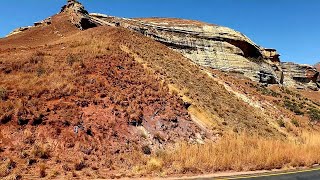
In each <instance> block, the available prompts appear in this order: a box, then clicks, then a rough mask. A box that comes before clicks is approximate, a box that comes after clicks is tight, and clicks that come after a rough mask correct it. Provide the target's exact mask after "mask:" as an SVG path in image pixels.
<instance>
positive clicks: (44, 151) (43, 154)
mask: <svg viewBox="0 0 320 180" xmlns="http://www.w3.org/2000/svg"><path fill="white" fill-rule="evenodd" d="M31 153H32V154H33V156H34V157H38V158H41V159H48V158H50V150H49V148H47V147H42V146H38V145H36V146H34V147H33V150H32V152H31Z"/></svg>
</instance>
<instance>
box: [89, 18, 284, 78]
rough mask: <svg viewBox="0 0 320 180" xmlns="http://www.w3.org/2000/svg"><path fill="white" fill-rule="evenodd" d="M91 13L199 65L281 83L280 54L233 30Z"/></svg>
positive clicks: (99, 19) (197, 24) (183, 21)
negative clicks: (145, 37) (151, 39)
mask: <svg viewBox="0 0 320 180" xmlns="http://www.w3.org/2000/svg"><path fill="white" fill-rule="evenodd" d="M90 16H91V17H92V18H94V19H95V20H97V21H100V23H101V24H105V25H114V26H121V27H124V28H128V29H130V30H133V31H136V32H139V33H141V34H143V35H145V36H148V37H151V38H153V39H154V40H156V41H159V42H161V43H163V44H166V45H167V46H168V47H170V48H171V49H173V50H175V51H178V52H180V53H182V54H183V55H184V56H185V57H187V58H189V59H190V60H192V61H193V62H195V63H197V64H199V65H202V66H207V67H211V68H215V69H220V70H223V71H232V72H239V73H242V74H244V75H245V76H247V77H249V78H251V79H252V80H255V81H260V82H263V83H268V84H275V83H280V82H281V78H282V77H281V75H282V73H281V67H280V66H279V54H278V53H277V52H276V51H275V50H272V49H264V48H262V47H260V46H258V45H256V44H255V43H254V42H252V41H251V40H250V39H249V38H248V37H246V36H245V35H243V34H242V33H240V32H238V31H235V30H233V29H230V28H227V27H222V26H217V25H212V24H206V23H202V22H198V21H192V20H182V19H170V18H148V19H127V18H119V17H113V16H107V15H103V14H96V13H93V14H90Z"/></svg>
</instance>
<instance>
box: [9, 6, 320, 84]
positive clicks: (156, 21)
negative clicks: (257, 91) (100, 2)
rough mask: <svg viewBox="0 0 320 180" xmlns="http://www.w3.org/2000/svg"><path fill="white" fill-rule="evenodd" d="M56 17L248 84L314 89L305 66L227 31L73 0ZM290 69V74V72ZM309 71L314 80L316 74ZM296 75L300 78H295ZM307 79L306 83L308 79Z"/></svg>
mask: <svg viewBox="0 0 320 180" xmlns="http://www.w3.org/2000/svg"><path fill="white" fill-rule="evenodd" d="M60 13H68V14H69V16H68V17H69V18H70V19H69V21H70V22H71V23H72V24H74V25H75V26H76V27H77V28H78V29H80V30H86V29H88V28H92V27H96V26H104V25H105V26H116V27H123V28H127V29H129V30H132V31H135V32H138V33H141V34H143V35H145V36H147V37H150V38H152V39H154V40H156V41H158V42H161V43H163V44H165V45H167V46H168V47H170V48H171V49H173V50H175V51H177V52H179V53H181V54H182V55H184V56H185V57H187V58H189V59H190V60H191V61H193V62H194V63H196V64H199V65H201V66H205V67H211V68H213V69H219V70H222V71H228V72H237V73H241V74H243V75H244V76H246V77H248V78H250V79H251V80H254V81H258V82H261V83H265V84H284V85H286V86H292V87H300V88H306V87H312V89H315V88H314V87H316V86H317V85H316V83H315V82H316V81H314V80H310V81H308V80H301V77H302V75H301V74H306V72H305V69H308V68H306V67H305V66H303V65H302V66H300V65H289V64H286V63H284V64H281V62H280V59H279V56H280V55H279V54H278V53H277V51H276V50H275V49H270V48H263V47H261V46H259V45H257V44H255V43H254V42H253V41H251V40H250V39H249V38H248V37H246V36H245V35H244V34H242V33H240V32H238V31H235V30H233V29H230V28H227V27H223V26H218V25H213V24H207V23H203V22H199V21H193V20H183V19H175V18H140V19H129V18H120V17H114V16H108V15H104V14H98V13H91V14H89V13H88V11H86V10H85V8H84V7H83V6H82V4H81V3H79V2H77V1H76V0H68V2H67V4H66V5H65V6H63V7H62V9H61V12H60ZM50 23H51V19H50V18H48V19H46V20H44V21H40V22H36V23H34V26H29V27H23V28H19V29H17V30H15V31H13V32H12V33H10V34H9V35H13V34H17V33H20V32H22V31H25V30H28V29H30V28H33V27H36V26H45V25H49V24H50ZM291 67H292V68H293V69H294V70H291ZM282 68H285V70H283V69H282ZM288 68H289V69H288ZM313 71H314V72H313V73H314V76H315V75H316V74H317V73H316V72H318V71H319V70H316V69H314V70H313ZM308 72H309V71H308ZM297 74H300V75H299V78H298V77H297V76H298V75H297ZM318 74H319V73H318ZM284 76H286V77H284ZM307 79H310V78H309V75H308V78H307ZM311 79H312V78H311ZM313 79H314V78H313Z"/></svg>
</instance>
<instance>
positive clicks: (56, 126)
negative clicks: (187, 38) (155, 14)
mask: <svg viewBox="0 0 320 180" xmlns="http://www.w3.org/2000/svg"><path fill="white" fill-rule="evenodd" d="M68 2H69V3H68V4H67V6H64V7H63V9H62V11H61V12H60V13H59V14H57V15H54V16H52V17H51V18H49V19H50V23H47V22H46V23H42V24H40V25H37V26H35V27H32V28H29V29H26V30H24V31H23V32H20V33H17V34H13V35H11V36H9V37H7V38H4V39H0V102H1V103H0V137H1V142H0V160H1V161H2V162H3V163H2V164H1V165H0V177H6V178H18V177H23V178H26V179H30V178H39V177H47V178H60V179H61V178H75V177H78V178H80V179H84V178H85V179H88V178H110V177H111V178H115V177H121V176H125V177H132V176H134V177H138V176H146V175H150V174H153V173H163V175H167V174H181V173H206V172H212V171H216V170H219V167H217V168H216V169H215V168H212V169H210V168H208V167H205V168H202V169H197V168H195V167H190V166H187V163H184V164H175V165H172V166H171V165H169V164H170V163H167V164H165V162H166V161H170V160H174V161H176V162H180V161H183V159H179V157H180V156H178V157H175V159H174V158H172V159H170V158H169V157H170V156H169V155H168V156H166V154H170V153H169V152H175V153H176V154H177V155H178V154H179V152H183V151H178V152H176V150H177V148H176V147H177V146H176V145H177V144H180V143H186V144H188V145H200V146H201V145H203V147H206V145H207V144H212V143H216V142H221V139H224V138H225V137H228V136H229V135H235V136H238V135H239V136H240V135H241V134H248V135H250V136H251V135H252V136H253V137H255V136H257V137H259V138H267V139H268V140H270V141H272V140H276V141H277V142H278V141H283V142H286V141H291V140H292V141H293V142H295V141H298V142H300V141H301V138H302V131H305V130H311V129H313V130H317V129H318V126H317V122H318V121H319V116H320V112H319V109H320V107H319V106H320V99H319V98H318V97H319V92H317V91H311V92H309V91H305V90H299V91H297V90H295V89H292V90H290V89H287V88H284V87H278V86H270V87H265V86H262V85H260V84H259V83H257V82H253V81H251V80H250V79H248V78H246V77H245V76H243V75H241V74H238V73H224V72H220V71H218V70H213V69H211V68H208V67H203V66H199V65H198V64H195V63H193V62H192V61H190V60H189V59H188V58H186V57H184V56H183V55H182V54H180V53H179V52H176V51H173V50H172V49H171V48H169V47H168V46H166V45H164V44H163V43H159V42H157V41H155V40H154V39H152V38H149V37H146V36H144V35H142V34H140V33H136V32H133V31H130V30H128V29H126V28H123V27H113V26H100V27H95V26H96V24H95V23H98V22H96V21H94V20H92V21H90V22H89V23H88V21H89V20H82V19H83V18H84V19H86V18H88V16H87V15H88V13H87V12H86V11H85V10H84V8H83V6H80V5H79V4H72V3H71V4H70V2H73V1H68ZM68 8H70V9H68ZM79 12H81V13H80V15H79V14H78V13H79ZM74 17H80V18H79V19H76V18H74ZM79 23H80V26H81V27H79ZM83 23H84V24H86V25H87V26H86V27H87V28H83V27H82V25H83ZM172 23H176V21H172ZM240 137H242V136H240ZM222 142H224V141H222ZM253 144H254V143H253ZM185 147H187V148H186V149H188V147H189V146H185ZM222 147H223V146H221V148H222ZM190 149H191V150H192V149H193V148H192V146H191V147H190ZM200 149H201V148H200ZM203 149H205V148H203ZM266 152H267V151H266ZM310 152H311V151H310ZM186 154H187V153H186ZM186 154H184V156H186V157H187V155H186ZM203 154H206V155H208V156H211V154H210V153H203ZM160 157H161V158H164V159H163V160H162V161H163V163H161V162H162V161H161V162H158V161H157V160H156V159H157V158H160ZM166 157H167V158H166ZM181 157H183V156H181ZM217 157H218V156H217ZM189 158H191V157H189ZM312 158H314V157H312ZM312 160H314V159H312ZM314 161H315V162H318V161H316V160H314ZM203 162H206V161H203ZM298 162H300V161H298ZM312 162H313V161H312ZM216 163H218V160H217V162H216ZM283 163H284V164H285V163H286V162H283ZM308 163H309V164H310V162H308ZM308 163H306V164H308ZM240 164H241V163H240ZM279 164H281V163H279ZM309 164H308V165H309ZM194 165H195V164H194ZM194 165H193V166H194ZM207 165H210V166H213V165H214V164H207ZM277 165H278V164H277ZM281 165H282V164H281ZM162 166H163V168H162ZM274 166H275V165H274ZM274 166H271V167H274ZM165 167H166V168H165ZM178 167H179V168H178ZM256 168H259V167H256ZM260 168H261V167H260ZM262 168H263V167H262ZM230 169H231V170H239V169H235V168H234V167H230V166H229V165H228V166H226V167H225V168H221V169H220V170H230ZM240 170H241V169H240ZM153 175H159V174H153Z"/></svg>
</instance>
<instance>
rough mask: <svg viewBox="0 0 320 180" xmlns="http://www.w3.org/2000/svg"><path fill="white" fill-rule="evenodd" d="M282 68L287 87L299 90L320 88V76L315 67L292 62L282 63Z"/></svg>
mask: <svg viewBox="0 0 320 180" xmlns="http://www.w3.org/2000/svg"><path fill="white" fill-rule="evenodd" d="M281 66H282V69H283V72H284V85H285V86H290V87H296V88H299V89H300V88H302V89H304V88H305V87H308V88H310V89H313V90H318V89H319V88H320V74H319V71H318V70H317V69H316V68H315V67H313V66H310V65H306V64H295V63H291V62H285V63H281Z"/></svg>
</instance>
